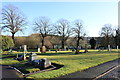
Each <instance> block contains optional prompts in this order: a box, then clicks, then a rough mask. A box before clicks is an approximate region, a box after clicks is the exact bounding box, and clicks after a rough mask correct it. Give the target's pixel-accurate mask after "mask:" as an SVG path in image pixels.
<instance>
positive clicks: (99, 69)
mask: <svg viewBox="0 0 120 80" xmlns="http://www.w3.org/2000/svg"><path fill="white" fill-rule="evenodd" d="M118 61H120V59H116V60H113V61H109V62H107V63H104V64H101V65H99V66H95V67H92V68H89V69H86V70H83V71H79V72H75V73H71V74H68V75H64V76H61V77H58V78H57V79H55V80H58V79H61V78H62V79H65V80H66V78H67V79H83V80H84V79H94V78H96V77H97V76H99V75H101V74H102V73H104V72H106V71H107V70H109V69H111V68H113V67H115V66H117V65H118ZM51 80H52V79H51ZM53 80H54V79H53Z"/></svg>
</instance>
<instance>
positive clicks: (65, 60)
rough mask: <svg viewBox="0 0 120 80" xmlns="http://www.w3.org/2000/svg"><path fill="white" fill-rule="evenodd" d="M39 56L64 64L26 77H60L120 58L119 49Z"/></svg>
mask: <svg viewBox="0 0 120 80" xmlns="http://www.w3.org/2000/svg"><path fill="white" fill-rule="evenodd" d="M38 57H39V59H41V58H48V59H49V60H50V61H52V62H54V63H57V64H61V65H64V66H63V67H62V68H60V69H57V70H52V71H48V72H42V73H36V74H33V75H30V76H28V77H26V78H27V79H38V78H39V79H46V78H47V79H48V78H55V77H60V76H63V75H66V74H69V73H73V72H77V71H81V70H84V69H87V68H90V67H93V66H97V65H99V64H102V63H105V62H108V61H111V60H114V59H117V58H120V56H118V51H111V52H107V51H101V52H98V51H91V52H88V53H82V54H77V55H75V54H74V53H56V54H55V53H46V54H43V55H39V56H38Z"/></svg>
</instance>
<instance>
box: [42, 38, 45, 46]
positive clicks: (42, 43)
mask: <svg viewBox="0 0 120 80" xmlns="http://www.w3.org/2000/svg"><path fill="white" fill-rule="evenodd" d="M44 40H45V39H44V37H43V39H42V46H44V42H45V41H44Z"/></svg>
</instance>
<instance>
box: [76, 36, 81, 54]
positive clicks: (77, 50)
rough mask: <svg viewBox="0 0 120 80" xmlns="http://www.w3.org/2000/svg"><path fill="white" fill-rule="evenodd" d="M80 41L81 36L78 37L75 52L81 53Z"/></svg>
mask: <svg viewBox="0 0 120 80" xmlns="http://www.w3.org/2000/svg"><path fill="white" fill-rule="evenodd" d="M79 41H80V38H79V37H78V40H77V45H76V52H75V54H78V53H79V49H78V47H79Z"/></svg>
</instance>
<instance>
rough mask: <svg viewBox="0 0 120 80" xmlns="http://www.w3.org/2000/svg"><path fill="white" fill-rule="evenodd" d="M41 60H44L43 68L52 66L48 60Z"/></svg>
mask: <svg viewBox="0 0 120 80" xmlns="http://www.w3.org/2000/svg"><path fill="white" fill-rule="evenodd" d="M41 60H42V62H43V67H44V68H47V67H49V66H51V62H50V61H49V60H48V59H46V58H43V59H41Z"/></svg>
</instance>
